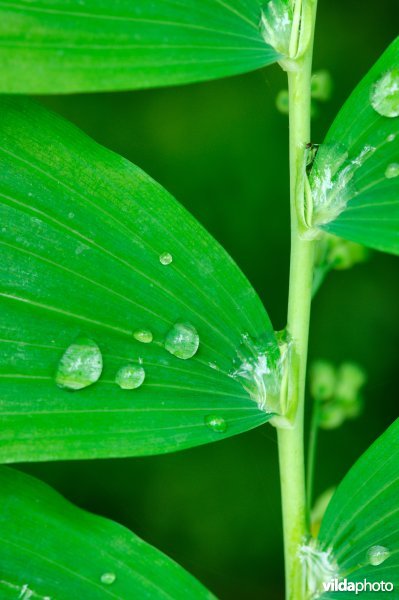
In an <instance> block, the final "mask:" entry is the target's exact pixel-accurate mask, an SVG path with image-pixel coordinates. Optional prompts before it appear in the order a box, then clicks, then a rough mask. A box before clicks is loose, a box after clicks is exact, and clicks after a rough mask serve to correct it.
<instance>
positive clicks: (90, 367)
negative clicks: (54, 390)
mask: <svg viewBox="0 0 399 600" xmlns="http://www.w3.org/2000/svg"><path fill="white" fill-rule="evenodd" d="M102 369H103V359H102V355H101V350H100V348H99V347H98V346H97V344H96V343H95V342H93V340H90V339H89V338H86V337H79V338H77V339H76V340H75V341H74V343H73V344H71V345H70V346H69V347H68V348H67V349H66V350H65V352H64V354H63V355H62V357H61V359H60V362H59V364H58V369H57V374H56V377H55V381H56V383H57V385H58V386H59V387H62V388H67V389H70V390H81V389H82V388H85V387H87V386H89V385H91V384H92V383H95V382H96V381H98V379H99V378H100V375H101V372H102Z"/></svg>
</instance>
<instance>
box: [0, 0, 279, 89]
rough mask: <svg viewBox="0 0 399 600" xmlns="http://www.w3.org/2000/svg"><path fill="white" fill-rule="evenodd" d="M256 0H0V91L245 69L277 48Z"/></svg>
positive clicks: (188, 78)
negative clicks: (262, 24)
mask: <svg viewBox="0 0 399 600" xmlns="http://www.w3.org/2000/svg"><path fill="white" fill-rule="evenodd" d="M261 5H262V2H261V1H260V0H158V1H155V2H150V1H149V0H134V1H132V0H118V1H117V2H116V1H115V0H84V1H82V0H29V2H26V1H25V0H14V1H11V2H8V1H0V38H1V42H0V67H1V79H0V91H1V92H6V93H8V92H11V93H14V92H17V93H21V92H22V93H46V94H47V93H52V94H53V93H58V92H77V91H93V90H126V89H134V88H144V87H151V86H160V85H175V84H179V83H189V82H193V81H202V80H205V79H213V78H216V77H223V76H226V75H233V74H236V73H244V72H247V71H250V70H252V69H257V68H259V67H263V66H265V65H268V64H270V63H273V62H275V61H276V60H277V59H278V58H279V55H278V54H277V53H276V52H275V51H274V50H273V49H272V48H271V47H270V46H268V45H267V44H266V43H265V41H264V39H263V37H262V33H261V28H260V22H261Z"/></svg>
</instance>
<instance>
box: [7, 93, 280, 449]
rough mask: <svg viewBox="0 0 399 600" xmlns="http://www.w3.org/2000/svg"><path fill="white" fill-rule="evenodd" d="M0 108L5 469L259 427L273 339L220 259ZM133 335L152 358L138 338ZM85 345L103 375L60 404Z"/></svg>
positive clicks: (33, 124)
mask: <svg viewBox="0 0 399 600" xmlns="http://www.w3.org/2000/svg"><path fill="white" fill-rule="evenodd" d="M0 104H1V112H2V117H3V118H2V121H1V125H0V140H1V142H0V164H1V166H0V198H1V223H2V227H1V231H0V243H1V248H2V260H1V269H0V295H1V297H2V308H1V312H0V338H1V340H0V353H1V357H2V358H1V361H0V408H1V413H0V418H1V424H0V440H1V444H0V459H1V460H3V461H17V460H49V459H59V458H89V457H106V456H130V455H140V454H151V453H160V452H168V451H173V450H177V449H180V448H185V447H190V446H195V445H197V444H203V443H207V442H210V441H214V440H217V439H221V438H223V437H225V436H230V435H235V434H237V433H239V432H242V431H246V430H248V429H251V428H253V427H256V426H257V425H260V424H261V423H264V422H265V421H267V420H268V419H269V418H270V414H266V413H265V412H264V411H261V410H259V408H258V405H257V402H256V401H254V400H257V401H258V402H259V403H262V402H263V401H264V390H263V386H264V383H265V382H264V379H263V376H262V377H261V378H259V369H258V366H259V368H261V366H262V365H261V364H260V365H258V363H257V360H259V361H260V362H262V360H264V358H265V357H267V356H270V353H271V354H273V353H275V352H276V350H277V347H276V341H275V336H274V333H273V331H272V327H271V324H270V321H269V319H268V316H267V314H266V312H265V310H264V308H263V306H262V304H261V302H260V300H259V298H258V297H257V295H256V293H255V291H254V290H253V289H252V287H251V286H250V284H249V283H248V281H247V280H246V279H245V277H244V276H243V275H242V273H241V272H240V270H239V269H238V268H237V266H236V265H235V264H234V263H233V261H232V260H231V258H230V257H229V256H228V255H227V254H226V252H225V251H224V250H223V249H222V248H221V246H219V245H218V244H217V242H215V240H214V239H213V238H212V237H211V236H210V235H209V234H208V233H207V232H206V231H205V230H204V229H203V228H202V227H201V226H200V225H199V224H198V223H197V221H195V219H193V218H192V217H191V216H190V215H189V214H188V213H187V212H186V211H185V210H184V209H183V208H182V207H181V206H180V205H179V204H178V203H177V202H176V201H175V200H174V199H173V198H172V197H171V196H170V195H169V194H168V193H167V192H166V191H165V190H164V189H163V188H161V187H160V186H159V185H158V184H157V183H155V182H154V181H153V180H152V179H151V178H150V177H148V176H147V175H146V174H144V173H143V172H142V171H141V170H140V169H138V168H137V167H135V166H134V165H132V164H131V163H129V162H128V161H127V160H125V159H123V158H121V157H119V156H117V155H115V154H113V153H112V152H109V151H108V150H106V149H104V148H102V147H101V146H99V145H97V144H95V143H94V142H93V141H91V140H90V139H89V138H87V137H86V136H85V135H83V134H82V133H81V132H80V131H78V130H77V129H76V128H75V127H73V126H72V125H70V124H68V123H66V122H65V121H63V120H62V119H60V118H59V117H57V116H56V115H53V114H52V113H49V112H47V111H46V110H45V109H43V108H40V107H39V106H38V105H36V104H35V103H32V102H29V101H25V100H23V99H16V98H7V97H5V98H4V97H3V98H2V99H1V101H0ZM163 253H170V254H171V256H172V257H173V261H172V262H171V263H170V264H162V263H161V261H160V258H159V257H160V256H161V255H162V254H163ZM166 262H167V261H166ZM180 322H183V323H186V322H188V323H189V325H191V326H193V327H194V328H195V329H196V330H197V331H198V334H199V338H200V345H199V350H198V352H197V353H196V354H195V356H194V357H193V358H192V359H189V360H182V359H181V358H178V357H177V356H174V355H173V354H171V353H170V352H168V351H167V350H166V349H165V347H164V343H165V338H166V336H167V334H168V332H169V331H170V330H171V328H173V326H174V324H175V323H180ZM143 328H144V329H149V330H150V331H151V332H152V334H153V336H154V342H153V343H142V342H140V341H137V340H136V339H135V338H134V335H133V334H134V332H135V331H136V330H140V329H143ZM247 334H248V335H247ZM81 336H84V337H85V338H89V339H90V340H92V341H93V342H95V343H96V344H98V346H99V347H100V349H101V352H102V356H103V362H104V369H103V374H102V376H101V378H100V381H99V382H97V383H95V384H94V385H91V386H89V387H86V388H85V389H82V390H80V391H67V390H66V389H62V388H61V387H59V386H58V385H57V384H56V381H55V374H56V371H57V365H58V364H59V360H60V358H61V356H62V355H63V353H64V351H65V350H66V348H68V347H69V346H70V345H71V344H73V343H74V342H75V340H76V339H77V338H78V337H81ZM255 338H256V339H255ZM260 339H262V342H260ZM86 350H87V349H86ZM83 351H84V348H83V349H82V352H83ZM86 359H87V361H88V362H87V361H86V362H87V364H89V363H90V357H87V356H86ZM140 359H142V360H143V367H144V369H145V372H146V379H145V381H144V383H143V385H141V387H139V388H138V389H133V390H126V389H121V388H120V387H119V386H118V385H116V383H115V376H116V373H117V371H118V370H119V369H120V368H121V367H123V366H124V365H127V364H133V365H135V366H136V368H138V367H140V364H139V361H140ZM240 364H241V365H242V364H243V365H244V371H243V369H241V371H243V372H242V377H241V378H240V376H238V374H237V373H236V376H235V377H232V376H231V374H232V371H233V372H234V371H237V369H238V370H240ZM269 366H270V361H269ZM252 371H253V372H252ZM252 375H254V377H255V376H256V377H257V379H256V378H255V379H252ZM83 379H84V377H83ZM58 383H61V384H62V383H63V378H58ZM242 384H243V385H242ZM244 388H245V389H244ZM246 390H248V391H246ZM249 392H250V393H251V396H250V393H249ZM251 398H253V399H251Z"/></svg>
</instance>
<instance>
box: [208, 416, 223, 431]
mask: <svg viewBox="0 0 399 600" xmlns="http://www.w3.org/2000/svg"><path fill="white" fill-rule="evenodd" d="M205 425H206V426H207V427H209V429H212V431H215V432H216V433H224V432H225V431H227V423H226V421H225V420H224V419H223V417H218V416H217V415H208V416H207V417H205Z"/></svg>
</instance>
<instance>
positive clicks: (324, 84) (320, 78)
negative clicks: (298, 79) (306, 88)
mask: <svg viewBox="0 0 399 600" xmlns="http://www.w3.org/2000/svg"><path fill="white" fill-rule="evenodd" d="M332 91H333V80H332V77H331V74H330V73H329V71H327V70H326V69H322V70H320V71H316V72H315V73H313V75H312V82H311V93H312V98H314V99H315V100H320V101H321V102H327V100H330V98H331V95H332Z"/></svg>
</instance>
